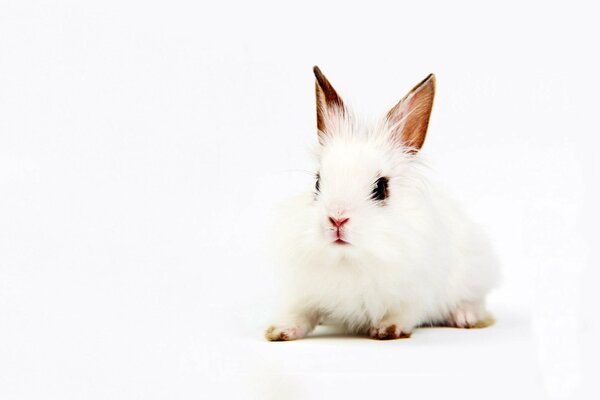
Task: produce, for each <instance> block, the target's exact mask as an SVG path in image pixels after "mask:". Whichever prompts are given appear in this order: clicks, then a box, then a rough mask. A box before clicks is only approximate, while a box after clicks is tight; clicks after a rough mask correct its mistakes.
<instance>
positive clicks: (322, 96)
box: [313, 65, 345, 144]
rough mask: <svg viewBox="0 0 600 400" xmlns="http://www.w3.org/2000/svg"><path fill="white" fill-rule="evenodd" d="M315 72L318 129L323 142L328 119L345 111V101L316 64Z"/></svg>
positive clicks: (320, 139) (320, 140)
mask: <svg viewBox="0 0 600 400" xmlns="http://www.w3.org/2000/svg"><path fill="white" fill-rule="evenodd" d="M313 72H314V73H315V78H316V81H315V94H316V98H317V129H318V134H319V142H320V143H321V144H322V143H323V138H324V135H326V134H327V125H328V121H329V120H331V118H332V117H334V116H335V115H337V114H340V113H341V114H343V113H344V112H345V107H344V102H343V101H342V98H341V97H340V96H339V95H338V94H337V92H336V91H335V89H334V88H333V86H332V85H331V83H329V81H328V80H327V78H326V77H325V75H323V73H322V72H321V70H320V69H319V67H317V66H316V65H315V66H314V67H313Z"/></svg>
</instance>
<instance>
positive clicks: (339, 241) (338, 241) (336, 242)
mask: <svg viewBox="0 0 600 400" xmlns="http://www.w3.org/2000/svg"><path fill="white" fill-rule="evenodd" d="M333 243H334V244H341V245H346V244H350V243H348V242H346V241H345V240H343V239H342V238H337V239H336V240H335V242H333Z"/></svg>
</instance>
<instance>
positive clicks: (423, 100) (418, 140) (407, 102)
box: [387, 74, 435, 153]
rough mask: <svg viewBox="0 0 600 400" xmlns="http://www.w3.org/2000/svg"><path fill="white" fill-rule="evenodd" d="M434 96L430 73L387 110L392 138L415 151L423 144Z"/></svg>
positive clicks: (433, 76)
mask: <svg viewBox="0 0 600 400" xmlns="http://www.w3.org/2000/svg"><path fill="white" fill-rule="evenodd" d="M434 96H435V75H433V74H430V75H429V76H428V77H427V78H425V79H424V80H423V81H422V82H421V83H419V84H418V85H417V86H415V87H414V88H413V89H412V90H411V91H410V92H408V94H407V95H406V96H404V98H403V99H402V100H400V101H399V102H398V104H396V105H395V106H394V108H392V109H391V110H390V112H388V114H387V120H388V124H389V126H390V127H391V133H392V140H394V141H396V142H398V143H400V144H402V145H403V146H407V147H409V148H411V149H412V150H411V152H413V153H414V152H416V151H417V150H419V149H420V148H421V146H423V142H424V141H425V135H426V134H427V126H428V125H429V116H430V115H431V108H432V107H433V97H434Z"/></svg>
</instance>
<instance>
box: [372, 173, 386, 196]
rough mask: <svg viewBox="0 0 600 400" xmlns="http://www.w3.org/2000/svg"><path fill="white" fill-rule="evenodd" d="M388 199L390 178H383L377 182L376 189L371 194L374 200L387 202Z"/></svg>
mask: <svg viewBox="0 0 600 400" xmlns="http://www.w3.org/2000/svg"><path fill="white" fill-rule="evenodd" d="M387 197H388V178H386V177H383V176H382V177H381V178H379V179H377V181H376V182H375V187H374V188H373V192H372V193H371V198H372V199H373V200H385V199H386V198H387Z"/></svg>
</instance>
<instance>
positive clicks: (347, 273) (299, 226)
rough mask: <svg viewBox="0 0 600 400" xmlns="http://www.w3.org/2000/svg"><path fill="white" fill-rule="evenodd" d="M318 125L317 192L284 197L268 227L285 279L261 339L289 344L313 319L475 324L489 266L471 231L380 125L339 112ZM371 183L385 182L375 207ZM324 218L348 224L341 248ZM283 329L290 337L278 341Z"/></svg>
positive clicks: (403, 327)
mask: <svg viewBox="0 0 600 400" xmlns="http://www.w3.org/2000/svg"><path fill="white" fill-rule="evenodd" d="M327 124H328V125H327V128H328V129H327V130H328V133H327V135H326V136H325V137H324V143H323V144H322V145H320V146H319V148H318V150H317V160H318V164H319V166H318V171H319V174H320V177H321V178H320V188H321V191H320V193H319V194H318V195H315V191H314V190H311V191H309V192H307V193H305V194H303V195H300V196H298V197H296V198H294V199H292V200H290V201H289V202H288V203H286V204H285V205H284V207H283V210H282V212H281V216H280V218H279V220H278V222H277V224H276V226H277V236H278V239H279V240H278V242H279V244H280V246H279V250H280V251H279V255H280V262H281V265H280V266H281V267H282V268H283V267H285V268H286V269H287V272H288V273H289V274H288V283H287V285H286V290H285V292H286V293H285V294H286V299H285V300H284V301H283V302H282V303H281V304H283V310H282V312H281V314H280V316H279V318H278V320H277V323H276V324H275V325H274V327H272V328H270V330H269V331H268V333H267V338H268V339H269V340H290V339H298V338H300V337H303V336H305V335H306V334H308V333H309V332H310V331H311V330H312V329H313V328H314V326H315V325H316V324H317V323H319V322H322V323H330V324H335V325H339V326H343V327H345V328H346V329H348V330H349V331H353V332H363V333H366V332H371V334H373V332H381V331H382V329H383V330H384V331H385V329H386V327H391V326H392V325H395V329H396V332H395V337H399V335H400V331H401V332H403V333H405V334H410V332H412V330H413V329H414V328H415V327H417V326H420V325H425V324H445V325H454V326H461V327H465V326H474V325H475V324H476V323H477V322H478V321H480V320H482V319H483V318H485V313H486V312H485V297H486V294H487V293H488V291H489V290H490V289H491V288H492V287H493V286H494V285H495V282H496V280H497V267H496V261H495V259H494V257H493V256H492V253H491V251H490V248H489V245H488V242H487V241H486V240H485V239H484V236H483V234H482V232H481V230H480V229H479V228H478V227H477V226H476V225H474V224H473V223H472V222H471V221H469V220H468V219H467V218H466V217H465V215H464V214H463V213H462V211H461V210H460V209H459V207H458V206H457V205H456V204H455V202H454V201H453V200H452V199H450V198H449V197H448V196H447V195H446V194H445V193H444V192H443V191H442V190H441V189H440V188H438V187H437V186H436V185H434V184H433V183H431V182H429V181H428V180H426V178H425V176H424V174H423V171H424V168H422V163H421V156H420V154H419V153H416V154H411V152H409V151H408V149H406V148H401V147H398V145H397V144H393V143H394V142H393V140H392V139H391V128H390V127H389V126H388V125H387V122H386V120H385V119H382V120H381V121H380V122H379V123H376V124H374V126H364V125H362V124H360V123H358V122H357V120H356V118H355V117H354V116H353V115H352V114H351V113H350V112H349V111H347V112H346V113H345V114H340V115H337V114H330V115H329V116H328V121H327ZM379 176H386V177H389V197H388V199H386V200H385V201H384V204H381V203H377V202H376V201H373V200H371V199H370V198H369V197H370V194H371V191H372V189H373V184H374V182H375V180H376V179H377V178H378V177H379ZM329 216H345V217H348V218H350V220H349V222H348V223H347V224H346V225H344V228H345V230H344V237H345V238H346V240H347V241H348V242H349V243H350V245H339V244H334V243H332V242H333V240H334V239H335V235H334V233H333V232H332V229H331V225H330V223H329V221H328V217H329ZM457 319H459V320H460V321H457ZM286 329H287V332H288V333H289V332H293V333H294V334H290V335H283V336H281V335H278V333H279V332H282V331H284V330H286ZM393 330H394V329H392V331H393Z"/></svg>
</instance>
